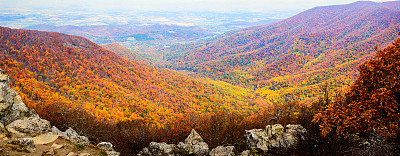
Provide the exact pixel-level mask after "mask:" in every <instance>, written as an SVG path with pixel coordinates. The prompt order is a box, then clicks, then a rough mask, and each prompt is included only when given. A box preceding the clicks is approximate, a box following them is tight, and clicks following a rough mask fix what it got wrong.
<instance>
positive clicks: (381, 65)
mask: <svg viewBox="0 0 400 156" xmlns="http://www.w3.org/2000/svg"><path fill="white" fill-rule="evenodd" d="M399 35H400V33H399ZM375 49H376V51H377V55H376V57H375V58H374V59H370V60H368V61H366V62H365V63H364V64H362V65H360V67H359V71H360V75H359V77H358V79H357V80H356V81H355V82H354V83H353V84H352V85H351V86H350V88H349V89H348V91H347V92H346V93H345V95H344V96H343V97H340V98H338V99H337V100H336V101H335V102H333V103H331V104H329V105H328V106H327V107H326V109H325V110H323V111H321V112H320V113H318V114H317V115H315V118H314V121H317V122H318V123H319V124H320V128H321V130H322V132H323V133H324V134H327V133H329V132H337V133H339V134H350V133H357V132H367V131H379V132H389V133H392V134H393V133H398V132H399V130H400V127H399V124H400V105H399V104H400V52H399V50H400V39H397V40H396V41H395V42H394V43H393V45H390V46H388V47H386V48H385V49H384V50H381V49H379V48H375Z"/></svg>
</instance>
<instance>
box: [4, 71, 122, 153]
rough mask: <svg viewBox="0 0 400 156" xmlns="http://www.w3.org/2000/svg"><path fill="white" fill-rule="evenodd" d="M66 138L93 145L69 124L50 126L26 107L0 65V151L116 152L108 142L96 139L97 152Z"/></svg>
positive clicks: (81, 143)
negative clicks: (60, 126)
mask: <svg viewBox="0 0 400 156" xmlns="http://www.w3.org/2000/svg"><path fill="white" fill-rule="evenodd" d="M62 139H64V140H66V141H63V140H62ZM69 142H71V143H72V144H75V146H76V147H84V146H93V145H91V143H90V141H89V139H88V138H87V137H85V136H80V135H79V134H78V133H76V131H75V130H73V129H72V128H69V129H67V130H66V131H65V132H62V131H60V130H58V128H56V127H54V126H53V127H51V125H50V122H49V121H47V120H44V119H41V118H40V117H39V115H38V114H36V113H35V111H34V110H31V109H29V108H28V107H26V105H25V104H24V103H23V102H22V99H21V97H20V96H19V95H18V93H17V92H16V91H15V90H14V89H12V88H11V87H10V82H9V77H8V76H7V75H4V71H3V70H2V69H0V146H1V147H0V155H3V154H4V155H21V154H23V155H26V154H24V153H31V154H28V155H78V154H79V155H90V153H92V155H99V154H101V152H100V153H99V151H103V152H104V153H106V154H107V155H111V156H116V155H119V153H118V152H115V151H114V149H113V148H112V147H113V146H112V144H111V143H109V142H102V143H99V144H98V145H97V147H98V151H97V152H96V151H95V150H76V147H74V145H71V143H69ZM57 143H63V144H64V145H63V144H57ZM50 144H51V145H50ZM45 145H48V147H47V146H45ZM4 146H5V147H4ZM37 147H40V148H48V149H38V148H37ZM69 147H70V148H69ZM94 147H96V146H94ZM61 149H64V150H61ZM68 149H70V151H68ZM57 151H58V152H59V153H57ZM74 151H75V152H74Z"/></svg>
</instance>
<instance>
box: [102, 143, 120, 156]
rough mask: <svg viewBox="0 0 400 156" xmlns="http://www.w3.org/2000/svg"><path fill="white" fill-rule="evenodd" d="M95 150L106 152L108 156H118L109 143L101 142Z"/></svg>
mask: <svg viewBox="0 0 400 156" xmlns="http://www.w3.org/2000/svg"><path fill="white" fill-rule="evenodd" d="M97 148H99V149H101V150H104V151H106V153H107V155H108V156H118V155H120V153H119V152H116V151H115V150H114V148H113V145H112V144H111V143H110V142H101V143H98V144H97Z"/></svg>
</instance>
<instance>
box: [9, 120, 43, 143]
mask: <svg viewBox="0 0 400 156" xmlns="http://www.w3.org/2000/svg"><path fill="white" fill-rule="evenodd" d="M6 130H7V131H8V134H9V135H10V136H11V137H12V138H21V137H34V136H37V135H40V134H44V133H47V132H50V131H51V128H50V122H49V121H47V120H44V119H41V118H39V116H37V115H36V116H31V117H29V118H24V119H21V120H16V121H14V122H12V123H10V124H8V125H7V126H6Z"/></svg>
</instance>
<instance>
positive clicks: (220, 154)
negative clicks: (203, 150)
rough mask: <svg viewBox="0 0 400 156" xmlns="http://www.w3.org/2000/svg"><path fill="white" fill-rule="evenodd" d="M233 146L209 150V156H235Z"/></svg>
mask: <svg viewBox="0 0 400 156" xmlns="http://www.w3.org/2000/svg"><path fill="white" fill-rule="evenodd" d="M235 153H236V149H235V146H226V147H224V146H218V147H216V148H214V149H212V150H211V152H210V156H235V155H236V154H235Z"/></svg>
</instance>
